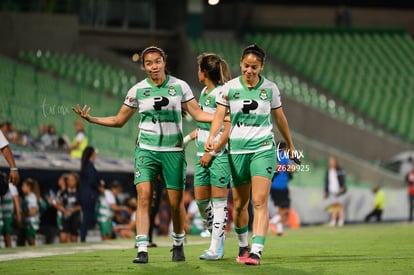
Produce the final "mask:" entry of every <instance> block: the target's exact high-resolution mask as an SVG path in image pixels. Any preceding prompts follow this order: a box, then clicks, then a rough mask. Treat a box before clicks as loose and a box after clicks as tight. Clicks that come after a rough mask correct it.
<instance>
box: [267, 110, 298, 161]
mask: <svg viewBox="0 0 414 275" xmlns="http://www.w3.org/2000/svg"><path fill="white" fill-rule="evenodd" d="M272 115H273V118H274V120H275V123H276V126H277V128H278V129H279V131H280V133H281V134H282V136H283V138H284V140H285V141H286V143H287V145H288V147H289V153H290V154H293V153H294V152H296V149H295V146H294V145H293V141H292V137H291V135H290V131H289V124H288V121H287V119H286V116H285V113H284V112H283V109H282V107H280V108H277V109H274V110H272ZM290 157H293V156H290Z"/></svg>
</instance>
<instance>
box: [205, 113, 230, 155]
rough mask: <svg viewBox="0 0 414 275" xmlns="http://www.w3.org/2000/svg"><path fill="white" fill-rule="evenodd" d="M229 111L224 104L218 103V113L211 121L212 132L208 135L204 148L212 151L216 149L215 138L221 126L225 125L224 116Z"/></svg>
mask: <svg viewBox="0 0 414 275" xmlns="http://www.w3.org/2000/svg"><path fill="white" fill-rule="evenodd" d="M226 113H227V108H226V107H225V106H223V105H217V108H216V114H215V115H214V119H213V121H212V122H211V128H210V134H209V136H208V139H207V142H206V143H205V145H204V150H205V151H206V152H210V151H212V150H213V149H214V138H215V137H216V136H217V134H218V133H219V131H220V128H221V126H222V125H223V121H224V118H225V116H226Z"/></svg>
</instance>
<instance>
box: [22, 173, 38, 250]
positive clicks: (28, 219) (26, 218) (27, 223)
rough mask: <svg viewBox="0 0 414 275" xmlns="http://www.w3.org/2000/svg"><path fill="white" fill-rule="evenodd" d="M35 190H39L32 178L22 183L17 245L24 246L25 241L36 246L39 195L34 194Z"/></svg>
mask: <svg viewBox="0 0 414 275" xmlns="http://www.w3.org/2000/svg"><path fill="white" fill-rule="evenodd" d="M35 190H39V188H38V182H37V181H36V180H34V179H32V178H27V179H25V180H24V181H23V182H22V192H23V201H22V207H21V209H22V218H23V222H24V224H23V227H22V232H21V233H20V234H19V239H20V240H18V245H23V246H24V245H25V243H26V241H27V243H28V244H29V245H30V246H33V245H35V244H36V233H37V230H38V229H39V217H40V215H39V213H40V211H39V198H40V194H36V193H35Z"/></svg>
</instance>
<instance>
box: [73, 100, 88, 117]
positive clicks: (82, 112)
mask: <svg viewBox="0 0 414 275" xmlns="http://www.w3.org/2000/svg"><path fill="white" fill-rule="evenodd" d="M72 110H73V111H74V112H75V113H77V114H78V115H79V116H80V117H82V118H83V119H85V120H87V121H90V119H91V116H90V114H89V111H90V110H91V107H89V106H88V105H85V106H83V108H82V109H81V108H80V107H79V104H76V106H75V107H72Z"/></svg>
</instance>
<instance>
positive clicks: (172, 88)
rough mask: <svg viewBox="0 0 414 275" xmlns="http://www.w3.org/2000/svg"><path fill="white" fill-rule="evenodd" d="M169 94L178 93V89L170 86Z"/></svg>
mask: <svg viewBox="0 0 414 275" xmlns="http://www.w3.org/2000/svg"><path fill="white" fill-rule="evenodd" d="M168 94H170V95H176V94H177V91H176V90H175V88H174V86H170V87H168Z"/></svg>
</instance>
